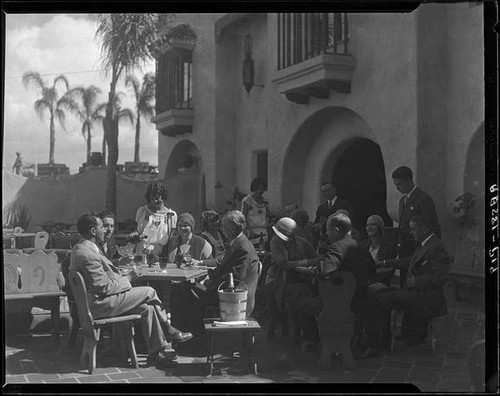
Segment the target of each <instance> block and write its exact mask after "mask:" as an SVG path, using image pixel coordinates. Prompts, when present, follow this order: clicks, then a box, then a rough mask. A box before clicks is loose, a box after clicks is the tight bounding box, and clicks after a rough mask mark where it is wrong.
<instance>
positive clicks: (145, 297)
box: [69, 214, 192, 368]
mask: <svg viewBox="0 0 500 396" xmlns="http://www.w3.org/2000/svg"><path fill="white" fill-rule="evenodd" d="M77 228H78V232H79V233H80V235H81V236H82V238H81V239H80V241H79V242H78V243H77V244H76V245H75V246H74V247H73V250H72V252H71V259H70V266H69V270H70V271H78V272H79V273H81V274H82V277H83V279H84V282H85V286H86V288H87V291H88V300H89V307H90V311H91V312H92V315H93V317H94V318H95V319H99V318H104V317H113V316H120V315H127V314H140V315H141V316H142V317H141V319H140V321H139V325H140V327H141V333H142V335H143V337H144V341H145V342H146V346H147V349H148V354H149V356H148V364H155V366H156V367H157V368H165V367H166V366H167V364H168V362H169V361H171V360H175V359H176V355H175V352H170V351H169V344H168V342H169V341H177V342H184V341H187V340H189V339H190V338H192V334H191V333H182V332H180V331H179V330H177V329H176V328H175V327H173V326H171V325H170V323H169V322H168V319H167V313H166V312H165V308H164V307H163V304H162V302H161V301H160V299H159V298H158V296H157V295H156V292H155V290H154V289H152V288H151V287H148V286H141V287H132V285H131V281H132V280H133V279H134V278H136V277H137V273H136V272H135V271H131V272H129V273H128V274H127V275H121V274H120V272H119V270H118V269H117V268H116V267H115V266H114V265H113V264H112V263H111V261H109V260H108V259H107V258H106V257H105V256H104V255H103V254H102V251H101V249H100V247H99V245H101V244H102V243H103V242H104V232H105V231H104V227H103V224H102V220H101V219H100V218H99V217H98V216H96V215H93V214H84V215H83V216H81V217H80V218H79V219H78V221H77Z"/></svg>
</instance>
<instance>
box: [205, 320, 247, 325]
mask: <svg viewBox="0 0 500 396" xmlns="http://www.w3.org/2000/svg"><path fill="white" fill-rule="evenodd" d="M213 325H214V326H248V322H247V321H246V320H233V321H229V322H221V321H218V320H214V323H213Z"/></svg>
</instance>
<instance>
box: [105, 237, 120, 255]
mask: <svg viewBox="0 0 500 396" xmlns="http://www.w3.org/2000/svg"><path fill="white" fill-rule="evenodd" d="M106 246H107V251H106V252H104V247H103V246H101V250H102V251H103V253H104V255H105V256H106V257H107V258H108V259H110V260H111V259H116V258H120V257H121V256H120V253H118V249H116V240H115V237H114V236H113V235H111V238H109V239H108V240H107V242H106Z"/></svg>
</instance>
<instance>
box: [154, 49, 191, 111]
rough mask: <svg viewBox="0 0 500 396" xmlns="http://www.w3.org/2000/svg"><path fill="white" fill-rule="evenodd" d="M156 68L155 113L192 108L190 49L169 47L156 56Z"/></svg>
mask: <svg viewBox="0 0 500 396" xmlns="http://www.w3.org/2000/svg"><path fill="white" fill-rule="evenodd" d="M156 70H157V73H158V77H157V83H156V114H160V113H163V112H164V111H167V110H172V109H192V98H193V53H192V51H191V50H190V49H187V48H174V49H171V50H170V51H168V52H166V53H165V54H163V55H161V56H160V57H159V58H158V60H157V65H156Z"/></svg>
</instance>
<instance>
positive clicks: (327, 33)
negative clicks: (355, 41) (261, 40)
mask: <svg viewBox="0 0 500 396" xmlns="http://www.w3.org/2000/svg"><path fill="white" fill-rule="evenodd" d="M348 44H349V20H348V16H347V14H346V13H301V14H290V13H280V14H278V70H281V69H284V68H286V67H288V66H291V65H295V64H297V63H300V62H303V61H305V60H307V59H310V58H313V57H315V56H318V55H321V54H336V55H349V46H348Z"/></svg>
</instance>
